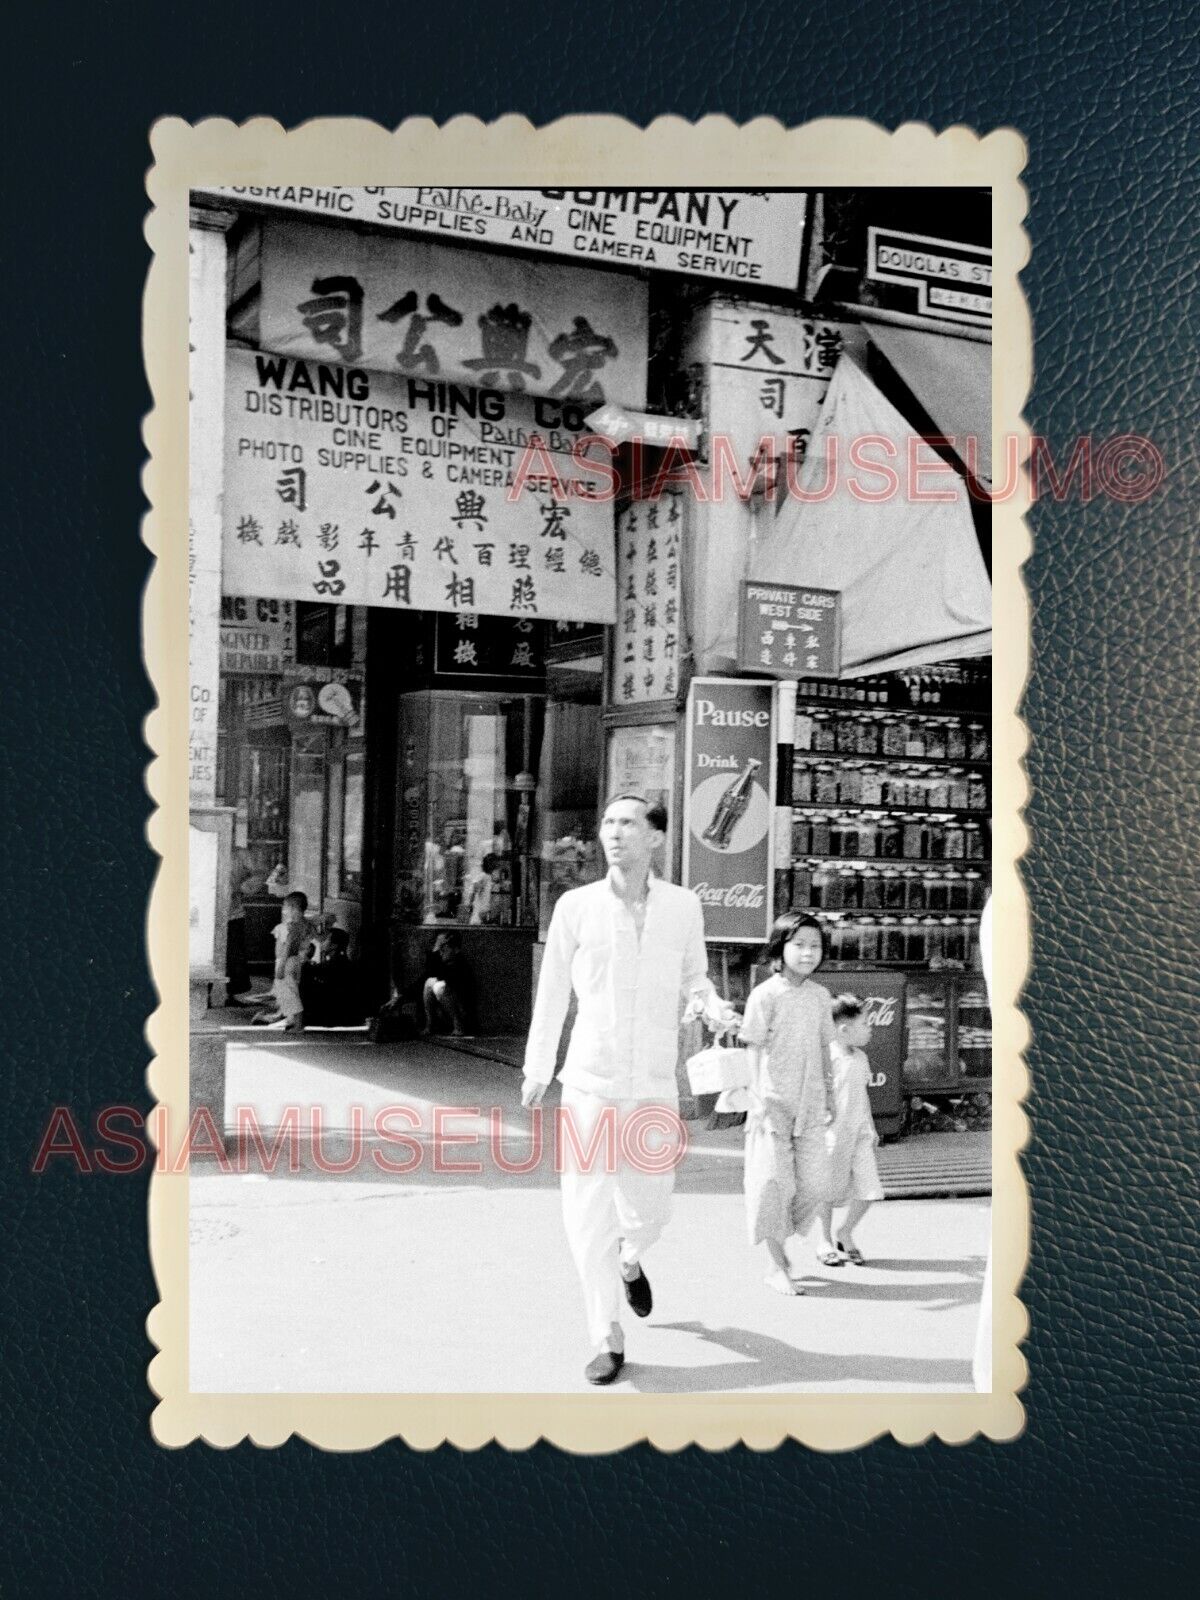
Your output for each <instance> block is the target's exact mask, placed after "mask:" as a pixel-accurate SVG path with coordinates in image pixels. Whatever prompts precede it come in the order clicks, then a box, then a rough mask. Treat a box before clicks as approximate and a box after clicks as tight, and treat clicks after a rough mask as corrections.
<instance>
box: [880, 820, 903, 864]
mask: <svg viewBox="0 0 1200 1600" xmlns="http://www.w3.org/2000/svg"><path fill="white" fill-rule="evenodd" d="M900 844H901V833H900V824H899V823H898V822H897V821H896V819H895V818H894V817H886V818H885V819H884V820H883V821H882V822H881V823H880V824H879V854H880V856H881V857H882V858H883V859H884V860H885V861H895V860H898V859H899V856H900Z"/></svg>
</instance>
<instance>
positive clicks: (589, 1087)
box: [521, 794, 733, 1384]
mask: <svg viewBox="0 0 1200 1600" xmlns="http://www.w3.org/2000/svg"><path fill="white" fill-rule="evenodd" d="M666 820H667V819H666V814H665V812H664V810H663V808H662V806H660V805H657V804H653V805H652V804H650V803H649V802H647V800H646V799H645V798H644V797H643V796H641V795H635V794H620V795H616V796H614V797H613V799H611V800H610V801H609V802H608V804H607V806H606V807H605V810H604V817H603V820H602V821H601V824H600V842H601V844H602V845H603V847H604V855H605V859H606V860H607V862H608V876H607V877H606V878H604V879H602V880H601V881H600V882H599V883H592V884H587V885H586V886H585V887H583V888H581V889H572V890H570V891H569V892H568V893H567V894H565V895H563V897H562V899H561V900H560V901H559V902H558V904H557V906H555V908H554V916H553V917H552V919H551V922H550V931H549V934H548V936H547V939H546V949H545V954H544V957H543V960H542V970H541V977H540V980H539V982H538V992H537V999H536V1001H535V1002H534V1008H533V1022H532V1025H531V1027H530V1031H529V1042H528V1045H527V1047H526V1051H525V1079H524V1083H523V1085H522V1090H521V1103H522V1105H525V1106H534V1105H537V1104H538V1103H539V1102H540V1101H541V1099H542V1096H543V1095H544V1094H545V1091H546V1086H547V1084H548V1083H549V1082H550V1080H551V1079H552V1078H553V1076H554V1066H555V1059H556V1055H557V1050H558V1041H559V1036H560V1034H561V1033H562V1025H563V1021H564V1019H565V1017H566V1014H567V1007H568V1004H569V1003H570V997H571V991H572V988H573V989H574V992H575V996H576V1000H577V1002H578V1013H577V1016H576V1021H575V1026H574V1028H573V1029H572V1033H571V1042H570V1046H569V1048H568V1050H567V1059H566V1065H565V1067H564V1068H563V1075H562V1082H563V1095H562V1116H563V1123H564V1126H563V1127H562V1129H561V1133H562V1135H563V1138H562V1153H563V1172H562V1204H563V1221H564V1224H565V1226H566V1232H567V1240H568V1243H569V1244H570V1247H571V1254H572V1255H573V1257H574V1259H575V1266H576V1269H577V1270H578V1272H579V1276H580V1280H581V1281H582V1284H583V1295H584V1305H585V1309H586V1313H587V1322H588V1333H589V1336H590V1338H591V1342H592V1346H593V1349H594V1350H595V1355H594V1357H593V1359H592V1360H591V1361H590V1362H589V1364H588V1366H587V1368H586V1371H585V1376H586V1378H587V1380H588V1382H589V1383H595V1384H605V1383H611V1382H612V1381H613V1379H614V1378H616V1377H617V1375H618V1374H619V1373H620V1371H621V1368H622V1366H623V1365H624V1362H625V1341H624V1335H623V1333H622V1330H621V1322H620V1301H621V1294H622V1290H623V1291H624V1297H625V1299H626V1301H627V1302H628V1304H629V1306H630V1308H631V1310H632V1311H633V1312H634V1314H635V1316H639V1317H646V1316H649V1314H650V1311H651V1309H652V1306H653V1298H652V1295H651V1291H650V1281H649V1279H648V1278H647V1277H646V1274H645V1272H644V1270H643V1269H642V1265H641V1260H642V1255H643V1253H644V1252H645V1251H646V1250H647V1249H648V1248H649V1247H650V1245H652V1244H653V1243H654V1241H655V1240H656V1239H657V1238H658V1236H659V1234H660V1233H661V1232H662V1230H663V1227H664V1226H665V1224H666V1222H667V1219H668V1216H669V1214H670V1208H671V1191H672V1189H673V1187H674V1182H675V1171H674V1167H675V1162H674V1160H671V1161H670V1164H669V1165H668V1167H667V1170H666V1171H660V1170H658V1168H659V1167H660V1165H661V1164H662V1163H660V1161H658V1160H657V1159H652V1160H649V1161H647V1160H642V1161H640V1162H637V1161H630V1160H629V1159H628V1152H627V1150H626V1148H625V1143H626V1142H625V1141H623V1140H622V1138H621V1129H622V1126H629V1125H630V1120H631V1119H636V1118H638V1117H639V1115H640V1116H641V1118H642V1119H643V1122H645V1120H646V1118H647V1116H649V1118H650V1119H651V1120H652V1121H654V1122H655V1124H656V1125H657V1126H662V1125H665V1124H666V1123H668V1122H669V1121H670V1122H672V1123H673V1125H674V1126H675V1127H678V1121H677V1118H678V1103H679V1102H678V1095H677V1092H676V1087H675V1063H676V1059H677V1057H678V1053H679V1027H680V1023H681V1021H682V1020H683V1019H684V1017H685V1016H694V1015H700V1014H703V1015H704V1016H705V1018H706V1019H707V1020H708V1022H709V1023H710V1025H716V1024H718V1023H720V1024H728V1022H729V1021H730V1020H731V1019H732V1018H733V1012H732V1010H731V1008H730V1007H728V1006H727V1005H724V1004H723V1003H722V1002H721V1000H720V999H719V998H718V996H717V994H716V991H715V990H714V989H713V986H712V984H711V983H710V982H709V979H708V958H707V955H706V952H705V948H704V918H703V912H702V911H701V908H700V901H699V899H698V898H697V897H696V895H694V894H693V893H692V891H691V890H690V889H682V888H679V887H677V886H676V885H674V884H670V883H664V882H663V881H662V879H661V878H657V877H654V876H652V875H651V871H650V866H651V860H652V857H653V854H654V851H655V850H656V849H658V848H659V847H660V846H661V845H662V843H663V840H664V837H665V834H666ZM685 1008H686V1009H685ZM654 1108H659V1110H660V1112H661V1116H659V1117H655V1113H654ZM651 1167H653V1168H654V1170H651Z"/></svg>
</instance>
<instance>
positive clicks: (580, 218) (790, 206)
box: [204, 184, 808, 289]
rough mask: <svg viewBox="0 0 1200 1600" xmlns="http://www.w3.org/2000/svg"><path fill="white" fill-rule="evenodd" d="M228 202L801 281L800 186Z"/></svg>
mask: <svg viewBox="0 0 1200 1600" xmlns="http://www.w3.org/2000/svg"><path fill="white" fill-rule="evenodd" d="M204 193H206V194H208V195H211V196H212V197H213V198H214V199H219V200H221V201H223V202H225V203H228V202H229V201H231V200H233V201H239V200H240V201H244V202H247V203H249V204H252V205H256V206H263V207H266V208H274V209H280V210H285V211H302V212H305V213H308V214H309V215H317V216H323V217H331V218H341V219H342V220H345V221H353V222H369V223H375V224H377V225H378V226H380V227H386V228H399V229H404V230H407V231H409V232H413V233H430V234H436V235H437V236H438V237H439V238H441V239H443V240H454V241H457V242H459V243H472V244H492V245H504V246H507V247H509V248H512V249H520V250H534V251H544V252H545V253H546V254H548V255H556V256H570V257H572V258H573V259H574V260H576V261H579V262H580V263H581V264H583V265H590V266H617V267H635V268H641V269H649V270H652V271H657V272H682V273H686V274H688V275H689V276H691V277H698V278H713V279H717V280H719V281H720V280H724V281H725V282H729V283H757V284H769V285H771V286H773V287H775V288H779V289H794V288H796V286H797V283H798V280H799V275H800V255H801V250H802V247H803V243H804V229H805V224H806V222H807V217H808V201H807V197H806V196H805V195H803V194H797V193H794V192H789V191H777V190H771V189H460V188H453V187H445V186H443V187H436V186H435V187H426V188H419V189H403V188H391V187H378V186H376V187H373V188H372V187H366V188H321V187H319V186H317V185H301V184H260V185H240V186H239V185H226V186H224V187H222V188H217V189H209V190H206V191H204Z"/></svg>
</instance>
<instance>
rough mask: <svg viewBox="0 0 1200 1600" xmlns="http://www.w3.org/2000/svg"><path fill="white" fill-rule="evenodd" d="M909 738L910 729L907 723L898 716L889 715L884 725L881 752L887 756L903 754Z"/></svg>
mask: <svg viewBox="0 0 1200 1600" xmlns="http://www.w3.org/2000/svg"><path fill="white" fill-rule="evenodd" d="M907 739H908V730H907V728H906V726H905V724H904V723H903V722H902V721H900V719H899V718H898V717H889V718H888V720H887V721H886V722H885V723H884V725H883V737H882V738H881V740H880V746H881V753H882V754H883V755H885V756H902V755H903V754H904V746H905V743H906V742H907Z"/></svg>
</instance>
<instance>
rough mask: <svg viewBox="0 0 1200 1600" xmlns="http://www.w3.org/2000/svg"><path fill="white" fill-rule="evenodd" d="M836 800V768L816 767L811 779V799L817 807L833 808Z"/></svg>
mask: <svg viewBox="0 0 1200 1600" xmlns="http://www.w3.org/2000/svg"><path fill="white" fill-rule="evenodd" d="M837 798H838V774H837V768H836V767H818V768H817V770H816V775H815V777H814V779H813V799H814V800H815V801H816V802H817V804H818V805H822V806H833V805H836V804H837Z"/></svg>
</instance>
